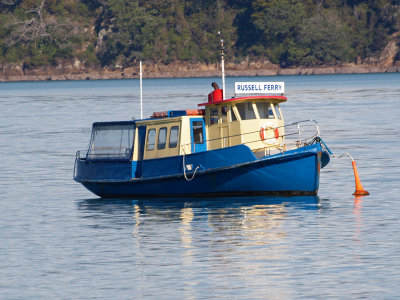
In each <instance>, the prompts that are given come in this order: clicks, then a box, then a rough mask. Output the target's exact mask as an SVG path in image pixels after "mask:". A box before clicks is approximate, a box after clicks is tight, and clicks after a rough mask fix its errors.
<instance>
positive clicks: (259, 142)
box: [200, 96, 287, 152]
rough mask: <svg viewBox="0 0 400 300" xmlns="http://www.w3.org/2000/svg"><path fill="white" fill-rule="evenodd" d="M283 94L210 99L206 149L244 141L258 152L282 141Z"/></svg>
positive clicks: (206, 117) (283, 133) (205, 104)
mask: <svg viewBox="0 0 400 300" xmlns="http://www.w3.org/2000/svg"><path fill="white" fill-rule="evenodd" d="M286 100H287V99H286V97H284V96H251V97H240V98H232V99H228V100H221V101H211V102H208V103H203V104H200V105H202V106H205V107H206V108H205V120H206V125H207V136H208V139H209V144H208V147H209V149H210V150H211V149H219V148H224V147H229V146H235V145H240V144H246V145H247V146H249V147H250V149H252V150H253V152H257V151H259V150H260V149H264V148H265V147H268V148H274V147H275V148H277V147H279V146H280V145H281V144H282V142H283V136H284V135H285V130H284V118H283V114H282V112H281V109H280V107H279V104H280V103H282V102H284V101H286Z"/></svg>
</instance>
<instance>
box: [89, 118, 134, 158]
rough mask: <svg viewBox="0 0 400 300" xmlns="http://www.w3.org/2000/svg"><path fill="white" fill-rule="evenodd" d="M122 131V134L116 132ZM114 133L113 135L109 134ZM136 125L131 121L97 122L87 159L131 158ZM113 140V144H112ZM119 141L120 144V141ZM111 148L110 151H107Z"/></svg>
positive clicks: (93, 129) (94, 125)
mask: <svg viewBox="0 0 400 300" xmlns="http://www.w3.org/2000/svg"><path fill="white" fill-rule="evenodd" d="M118 131H120V135H118V136H117V135H116V133H117V132H118ZM109 132H111V133H112V135H111V137H110V135H109V134H108V133H109ZM135 137H136V125H135V124H134V123H131V122H97V123H94V124H93V126H92V133H91V137H90V142H89V146H88V150H87V152H86V159H87V160H130V159H131V158H132V156H133V152H134V148H135ZM110 142H111V144H110ZM115 142H119V146H116V145H118V143H115ZM99 144H100V145H99ZM107 150H110V151H107Z"/></svg>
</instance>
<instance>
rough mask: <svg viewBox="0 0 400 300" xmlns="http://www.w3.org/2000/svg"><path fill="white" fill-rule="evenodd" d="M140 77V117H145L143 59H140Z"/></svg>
mask: <svg viewBox="0 0 400 300" xmlns="http://www.w3.org/2000/svg"><path fill="white" fill-rule="evenodd" d="M139 77H140V119H143V84H142V82H143V79H142V78H143V72H142V61H140V71H139Z"/></svg>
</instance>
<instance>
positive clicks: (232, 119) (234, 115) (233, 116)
mask: <svg viewBox="0 0 400 300" xmlns="http://www.w3.org/2000/svg"><path fill="white" fill-rule="evenodd" d="M233 121H237V118H236V114H235V110H234V109H233V106H232V107H231V122H233Z"/></svg>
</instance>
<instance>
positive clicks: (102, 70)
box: [0, 0, 400, 81]
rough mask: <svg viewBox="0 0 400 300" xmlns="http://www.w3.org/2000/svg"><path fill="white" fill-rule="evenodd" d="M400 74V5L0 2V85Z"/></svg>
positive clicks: (274, 0) (362, 0)
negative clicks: (141, 69)
mask: <svg viewBox="0 0 400 300" xmlns="http://www.w3.org/2000/svg"><path fill="white" fill-rule="evenodd" d="M221 39H223V41H224V45H225V47H226V48H225V51H224V55H225V65H226V68H225V70H226V75H227V76H273V75H297V74H304V75H306V74H307V75H311V74H339V73H344V74H349V73H378V72H400V3H399V1H398V0H390V1H371V0H359V1H333V0H318V1H310V0H296V1H292V0H257V1H254V0H220V1H194V0H171V1H165V0H152V1H150V0H135V1H132V0H58V1H50V0H0V81H38V80H40V81H43V80H85V79H87V80H95V79H119V78H121V79H123V78H137V77H139V61H143V62H144V64H145V66H144V77H146V78H176V77H214V76H220V74H221V71H220V69H221V68H220V63H219V60H220V49H221V48H220V47H221V46H220V45H221Z"/></svg>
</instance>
